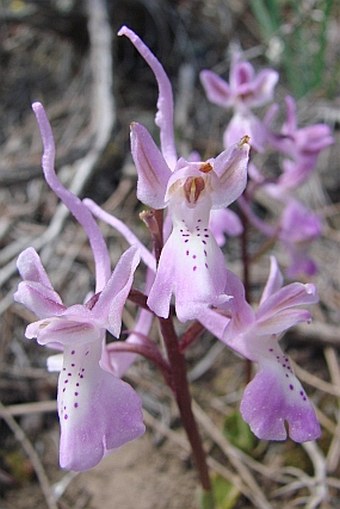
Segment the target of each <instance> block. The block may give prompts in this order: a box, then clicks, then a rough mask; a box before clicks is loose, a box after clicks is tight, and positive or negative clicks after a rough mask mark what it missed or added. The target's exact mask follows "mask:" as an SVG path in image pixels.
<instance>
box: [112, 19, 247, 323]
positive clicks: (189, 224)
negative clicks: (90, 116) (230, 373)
mask: <svg viewBox="0 0 340 509" xmlns="http://www.w3.org/2000/svg"><path fill="white" fill-rule="evenodd" d="M119 35H125V36H127V37H128V38H129V39H130V40H131V42H132V43H133V44H134V46H135V47H136V49H137V50H138V51H139V53H140V54H141V55H142V56H143V58H144V59H145V60H146V62H147V63H148V64H149V65H150V67H151V69H152V70H153V72H154V74H155V77H156V79H157V82H158V86H159V97H158V103H157V105H158V111H157V114H156V124H157V125H158V126H159V128H160V144H161V150H159V149H158V147H157V146H156V144H155V142H154V141H153V139H152V137H151V135H150V134H149V132H148V131H147V129H145V127H143V126H142V125H140V124H137V123H134V124H132V126H131V149H132V156H133V159H134V162H135V165H136V168H137V172H138V182H137V197H138V199H139V200H140V201H142V202H143V203H144V204H146V205H148V206H150V207H152V208H154V209H164V208H166V207H168V210H169V214H170V216H171V220H172V232H171V234H170V236H169V238H168V239H167V241H166V243H165V245H164V248H163V250H162V253H161V256H160V259H159V264H158V268H157V272H156V277H155V280H154V282H153V285H152V286H151V289H150V293H149V297H148V306H149V307H150V309H151V310H152V311H154V312H155V313H156V314H157V315H158V316H161V317H163V318H166V317H168V315H169V308H170V301H171V297H172V295H174V296H175V307H176V314H177V317H178V319H179V320H180V321H183V322H184V321H186V320H190V319H193V318H195V317H196V315H197V313H198V312H199V309H200V307H201V306H202V305H219V304H220V303H222V302H223V301H226V300H228V296H227V295H225V293H224V287H225V279H224V276H225V269H224V256H223V254H222V252H221V250H220V249H219V247H218V245H217V243H216V240H215V238H214V236H213V234H212V233H211V231H210V229H209V217H210V211H211V210H212V209H219V208H224V207H227V206H228V205H229V204H230V203H232V202H233V201H234V200H236V199H237V198H238V197H239V196H240V194H241V193H242V192H243V190H244V188H245V186H246V180H247V162H248V155H249V145H248V143H247V141H248V139H247V138H244V139H242V140H241V141H240V142H239V143H237V144H235V145H233V146H232V147H230V148H229V149H228V150H225V151H224V152H222V153H221V154H220V155H219V156H218V157H216V158H215V159H209V160H208V161H205V162H202V161H187V160H185V159H184V158H180V159H178V157H177V153H176V148H175V142H174V129H173V97H172V89H171V85H170V82H169V79H168V77H167V75H166V73H165V71H164V69H163V67H162V65H161V64H160V62H159V61H158V60H157V59H156V57H155V56H154V55H153V54H152V53H151V52H150V50H149V49H148V48H147V47H146V46H145V45H144V43H143V42H142V41H141V40H140V39H139V37H138V36H137V35H136V34H135V33H134V32H132V31H131V30H129V29H128V28H127V27H122V28H121V30H120V31H119Z"/></svg>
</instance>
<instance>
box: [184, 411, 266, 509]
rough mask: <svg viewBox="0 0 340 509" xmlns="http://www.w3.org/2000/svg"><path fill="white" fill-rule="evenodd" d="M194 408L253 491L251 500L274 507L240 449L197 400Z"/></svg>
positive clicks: (257, 504) (199, 419)
mask: <svg viewBox="0 0 340 509" xmlns="http://www.w3.org/2000/svg"><path fill="white" fill-rule="evenodd" d="M193 408H194V414H195V417H196V419H197V421H198V422H199V423H200V425H201V426H202V427H203V428H204V430H205V432H206V433H207V434H208V435H209V436H210V437H211V438H212V439H213V441H214V442H215V443H216V444H217V445H218V446H219V447H220V448H221V450H222V451H223V452H224V454H225V455H226V456H227V458H228V460H229V461H230V463H231V464H232V465H233V467H234V468H235V469H236V471H237V472H238V473H239V475H240V477H241V479H242V480H243V482H244V483H245V485H246V486H247V487H248V488H249V490H250V493H251V500H252V501H253V502H254V503H255V506H256V507H261V508H263V509H270V508H271V507H272V506H271V504H270V503H269V501H268V500H267V498H266V496H265V494H264V493H263V491H262V489H261V488H260V486H259V485H258V483H257V482H256V480H255V479H254V477H253V475H252V474H251V472H250V471H249V469H248V467H247V466H246V465H245V463H244V462H243V461H242V459H241V457H240V451H239V449H237V448H236V447H233V446H232V445H231V444H230V443H229V442H228V440H227V439H226V438H225V437H224V436H223V435H222V433H221V432H220V430H219V429H218V428H217V426H215V424H214V423H213V421H212V420H211V419H210V417H209V416H208V415H207V414H206V412H204V411H203V410H202V408H201V407H200V406H199V405H198V404H197V403H196V402H194V404H193Z"/></svg>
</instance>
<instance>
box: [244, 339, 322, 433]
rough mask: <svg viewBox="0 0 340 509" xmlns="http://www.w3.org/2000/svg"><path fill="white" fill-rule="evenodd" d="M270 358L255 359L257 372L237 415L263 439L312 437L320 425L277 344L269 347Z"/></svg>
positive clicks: (287, 359)
mask: <svg viewBox="0 0 340 509" xmlns="http://www.w3.org/2000/svg"><path fill="white" fill-rule="evenodd" d="M269 350H271V351H269V352H268V354H270V356H271V358H270V359H265V360H259V362H260V371H259V372H258V373H257V375H256V376H255V378H254V379H253V380H252V381H251V382H250V384H248V385H247V387H246V389H245V391H244V394H243V398H242V402H241V414H242V417H243V419H244V420H245V421H246V422H248V424H249V425H250V427H251V429H252V431H253V433H254V434H255V435H256V436H257V437H258V438H261V439H265V440H285V439H286V438H287V429H286V424H287V425H288V434H289V436H290V437H291V438H292V440H294V441H296V442H306V441H308V440H315V439H316V438H318V437H319V436H320V425H319V423H318V421H317V418H316V415H315V412H314V409H313V407H312V405H311V403H310V401H309V400H308V398H307V396H306V393H305V391H304V390H303V388H302V386H301V384H300V382H299V381H298V379H297V378H296V377H295V375H294V374H293V372H292V369H291V367H290V363H289V358H288V357H286V356H285V355H284V354H283V353H282V351H281V350H280V349H279V348H278V347H275V346H274V347H273V348H270V349H269Z"/></svg>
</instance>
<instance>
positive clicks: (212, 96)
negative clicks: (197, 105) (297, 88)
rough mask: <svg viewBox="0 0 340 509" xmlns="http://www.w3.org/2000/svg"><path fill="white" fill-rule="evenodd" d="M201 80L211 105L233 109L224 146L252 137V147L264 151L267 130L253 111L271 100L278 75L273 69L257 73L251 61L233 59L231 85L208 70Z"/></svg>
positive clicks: (202, 74)
mask: <svg viewBox="0 0 340 509" xmlns="http://www.w3.org/2000/svg"><path fill="white" fill-rule="evenodd" d="M200 78H201V83H202V85H203V88H204V90H205V92H206V94H207V97H208V99H209V100H210V101H211V102H212V103H214V104H216V105H217V106H221V107H222V108H226V109H232V110H233V117H232V119H231V121H230V123H229V124H228V126H227V128H226V130H225V132H224V135H223V142H224V146H225V147H227V146H230V145H231V144H232V143H235V141H237V140H238V139H240V138H241V137H242V136H245V135H249V136H250V139H251V143H252V146H254V148H255V149H256V150H257V151H260V152H262V151H263V150H264V147H265V145H266V142H267V128H266V125H265V124H264V123H263V122H261V120H260V119H259V118H258V117H257V116H256V115H254V113H252V109H253V108H256V107H259V106H264V105H265V104H267V103H269V102H270V101H272V99H273V93H274V88H275V86H276V83H277V81H278V78H279V75H278V73H277V72H276V71H274V70H273V69H263V70H262V71H260V72H259V73H258V74H256V73H255V70H254V68H253V66H252V65H251V64H250V63H249V62H245V61H242V60H240V59H239V57H234V58H233V60H232V63H231V68H230V81H229V83H228V82H226V81H225V80H223V79H222V78H220V77H219V76H218V75H217V74H216V73H214V72H212V71H208V70H204V71H202V72H201V73H200Z"/></svg>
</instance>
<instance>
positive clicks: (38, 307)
mask: <svg viewBox="0 0 340 509" xmlns="http://www.w3.org/2000/svg"><path fill="white" fill-rule="evenodd" d="M33 109H34V112H35V114H36V117H37V120H38V124H39V127H40V131H41V135H42V140H43V145H44V154H43V159H42V166H43V171H44V175H45V178H46V181H47V183H48V184H49V185H50V187H51V188H52V189H53V190H54V191H55V193H56V194H57V195H58V196H59V198H60V199H61V200H62V201H63V202H64V203H65V205H66V206H67V207H68V208H69V210H70V211H71V212H72V213H73V215H74V216H75V217H76V218H77V219H78V221H79V222H80V224H81V225H82V226H83V227H84V229H85V231H86V232H87V234H88V237H89V241H90V244H91V247H92V251H93V255H94V260H95V268H96V276H97V279H96V292H95V294H94V295H93V297H91V298H90V299H89V300H88V301H87V302H86V303H85V304H76V305H73V306H70V307H66V306H65V305H64V304H63V302H62V300H61V298H60V296H59V295H58V293H57V292H56V291H55V290H54V289H53V287H52V284H51V282H50V280H49V278H48V276H47V274H46V272H45V269H44V268H43V265H42V263H41V260H40V258H39V256H38V254H37V253H36V251H35V250H34V249H33V248H28V249H26V250H25V251H23V252H22V253H21V255H20V256H19V258H18V262H17V265H18V270H19V273H20V275H21V277H22V280H23V281H22V282H20V283H19V286H18V290H17V292H16V293H15V295H14V298H15V300H16V301H17V302H19V303H21V304H23V305H24V306H26V307H27V308H28V309H30V310H31V311H33V312H34V313H35V314H36V315H37V317H38V318H39V320H38V321H36V322H33V323H32V324H30V325H28V327H27V328H26V333H25V334H26V337H27V338H30V339H31V338H36V339H37V341H38V343H39V344H41V345H46V346H48V347H51V348H55V349H57V350H59V351H62V366H61V372H60V375H59V382H58V414H59V420H60V427H61V436H60V455H59V457H60V465H61V467H63V468H67V469H71V470H76V471H82V470H87V469H89V468H92V467H94V466H95V465H96V464H97V463H98V462H99V461H100V460H101V459H102V458H103V456H104V455H106V454H107V453H108V452H109V451H110V450H112V449H115V448H117V447H120V446H121V445H123V444H124V443H126V442H128V441H130V440H133V439H135V438H137V437H139V436H140V435H142V434H143V433H144V430H145V427H144V424H143V417H142V411H141V401H140V398H139V397H138V395H137V394H136V392H135V391H134V390H133V389H132V387H131V386H130V385H128V384H127V383H125V382H123V381H122V380H120V379H119V378H118V377H117V376H114V375H113V374H112V373H111V372H109V371H108V370H107V369H106V366H107V364H108V363H107V355H108V353H107V351H106V349H105V335H106V331H109V332H110V333H111V334H113V335H114V336H115V337H118V336H119V334H120V329H121V322H122V318H121V317H122V311H123V306H124V304H125V301H126V299H127V296H128V293H129V291H130V288H131V285H132V280H133V275H134V272H135V269H136V267H137V265H138V263H139V259H140V256H139V252H138V250H137V248H136V247H131V248H130V249H128V250H127V251H126V252H125V253H124V254H123V256H122V257H121V259H120V260H119V262H118V264H117V266H116V268H115V270H114V271H113V273H112V274H111V275H110V259H109V253H108V251H107V248H106V245H105V242H104V239H103V237H102V235H101V233H100V230H99V228H98V226H97V224H96V222H95V220H94V218H93V216H92V214H91V213H90V211H89V210H88V209H87V208H86V207H85V205H84V204H83V203H82V202H81V200H79V198H77V197H76V196H74V195H73V194H72V193H71V192H70V191H68V190H67V189H65V188H64V187H63V186H62V184H61V182H60V181H59V179H58V178H57V176H56V174H55V170H54V153H55V147H54V140H53V135H52V130H51V126H50V124H49V122H48V119H47V116H46V114H45V111H44V109H43V107H42V105H41V104H39V103H35V104H34V105H33ZM51 364H53V360H52V362H51Z"/></svg>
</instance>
